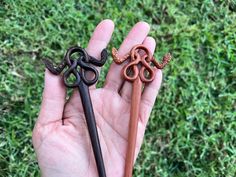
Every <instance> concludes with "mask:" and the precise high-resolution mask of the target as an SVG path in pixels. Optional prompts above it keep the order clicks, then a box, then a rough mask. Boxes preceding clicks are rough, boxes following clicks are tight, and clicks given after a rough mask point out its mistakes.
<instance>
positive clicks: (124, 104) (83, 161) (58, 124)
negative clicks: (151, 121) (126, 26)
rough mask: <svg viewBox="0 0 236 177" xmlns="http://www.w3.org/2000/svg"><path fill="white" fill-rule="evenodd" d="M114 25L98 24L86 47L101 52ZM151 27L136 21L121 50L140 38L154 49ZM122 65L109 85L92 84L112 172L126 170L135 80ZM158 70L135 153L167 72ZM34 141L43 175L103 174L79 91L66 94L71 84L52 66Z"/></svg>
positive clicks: (146, 94) (148, 89) (146, 97)
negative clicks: (125, 76) (131, 80)
mask: <svg viewBox="0 0 236 177" xmlns="http://www.w3.org/2000/svg"><path fill="white" fill-rule="evenodd" d="M113 30H114V24H113V22H112V21H111V20H103V21H102V22H100V23H99V24H98V26H97V27H96V29H95V30H94V33H93V35H92V37H91V39H90V41H89V44H88V46H87V48H86V50H87V52H88V53H89V55H91V56H94V57H96V58H99V57H100V53H101V51H102V49H103V48H106V46H107V44H108V43H109V41H110V39H111V36H112V33H113ZM149 30H150V27H149V25H148V24H147V23H145V22H139V23H137V24H135V25H134V27H133V28H132V29H131V30H130V32H129V34H128V35H127V37H126V38H125V39H124V41H123V43H122V44H121V46H120V48H119V50H118V54H119V55H120V56H123V55H125V54H126V53H128V51H129V50H130V49H131V48H132V47H133V46H134V45H136V44H144V45H145V46H146V47H148V48H149V50H150V51H151V52H152V53H153V52H154V50H155V46H156V43H155V40H154V39H153V38H151V37H149V36H148V33H149ZM123 65H124V64H122V65H117V64H115V63H114V62H113V63H112V64H111V66H110V69H109V72H108V74H107V77H106V82H105V85H104V87H103V88H99V89H97V88H96V85H93V86H91V87H90V94H91V98H92V103H93V108H94V113H95V117H96V122H97V128H98V133H99V138H100V143H101V147H102V153H103V158H104V162H105V167H106V173H107V177H113V176H116V177H122V176H123V175H124V167H125V156H126V151H127V149H126V148H127V139H128V123H129V117H130V114H129V112H130V99H131V90H132V84H131V83H129V82H124V81H123V79H122V78H121V77H120V76H121V74H120V73H121V69H122V67H123ZM98 69H99V68H98ZM155 72H156V77H155V79H154V81H153V82H152V83H150V84H148V85H146V86H145V89H144V91H143V93H142V97H141V108H140V113H139V123H138V136H137V146H136V157H137V155H138V153H139V150H140V147H141V144H142V141H143V136H144V132H145V128H146V125H147V122H148V118H149V116H150V113H151V110H152V107H153V105H154V102H155V98H156V96H157V94H158V90H159V88H160V85H161V80H162V72H161V70H155ZM62 120H63V121H62ZM33 145H34V149H35V151H36V154H37V159H38V164H39V167H40V170H41V175H42V176H43V177H68V176H69V177H95V176H98V174H97V169H96V164H95V160H94V157H93V151H92V148H91V144H90V139H89V134H88V131H87V125H86V121H85V117H84V114H83V108H82V105H81V101H80V96H79V93H78V91H77V89H75V90H74V91H73V94H72V96H71V97H70V98H69V99H68V100H66V88H65V86H64V84H63V81H62V78H61V76H55V75H53V74H51V73H50V72H49V71H47V70H46V71H45V87H44V91H43V98H42V105H41V110H40V113H39V117H38V119H37V121H36V124H35V127H34V130H33Z"/></svg>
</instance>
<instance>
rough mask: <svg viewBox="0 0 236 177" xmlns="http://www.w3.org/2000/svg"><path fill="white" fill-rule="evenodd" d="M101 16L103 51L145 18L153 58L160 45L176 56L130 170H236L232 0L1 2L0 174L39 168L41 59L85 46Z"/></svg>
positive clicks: (178, 176)
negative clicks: (108, 26) (35, 135)
mask: <svg viewBox="0 0 236 177" xmlns="http://www.w3.org/2000/svg"><path fill="white" fill-rule="evenodd" d="M105 18H111V19H113V20H114V22H115V24H116V30H115V33H114V35H113V38H112V41H111V43H110V45H109V49H111V46H119V44H120V43H121V41H122V40H123V38H124V36H125V35H126V34H127V32H128V31H129V29H130V28H131V27H132V26H133V25H134V24H135V23H136V22H138V21H140V20H144V21H146V22H149V23H150V24H151V25H152V27H151V34H150V35H151V36H153V37H154V38H155V39H156V40H157V51H156V54H155V56H156V57H158V58H160V56H162V55H163V54H164V53H166V52H167V51H171V52H172V54H173V56H174V60H173V61H172V62H171V64H170V65H169V66H168V67H167V68H166V69H165V71H164V75H165V77H164V83H163V85H162V89H161V91H160V94H159V96H158V99H157V101H156V104H155V107H154V109H153V112H152V115H151V118H150V122H149V125H148V129H147V131H146V135H145V140H144V144H143V146H142V150H141V153H140V155H139V157H138V161H137V163H136V166H135V175H134V176H137V177H144V176H145V177H146V176H148V177H159V176H161V177H167V176H171V177H184V176H191V177H192V176H198V177H221V176H222V177H223V176H225V177H233V176H236V165H235V164H236V23H235V21H236V1H231V0H214V1H213V0H193V1H191V2H190V1H179V0H169V1H167V0H162V1H161V0H157V1H153V0H146V1H144V0H143V1H135V0H127V1H102V0H101V1H94V0H88V1H84V0H83V1H76V0H75V1H72V0H66V1H64V2H62V1H56V0H51V1H50V0H41V1H39V0H38V1H30V0H25V1H20V0H3V1H0V63H1V64H0V81H1V84H0V105H1V106H0V176H3V177H5V176H9V177H18V176H20V177H26V176H27V177H28V176H39V169H38V166H37V161H36V158H35V154H34V151H33V149H32V145H31V135H32V129H33V126H34V123H35V120H36V117H37V114H38V111H39V106H40V101H41V94H42V89H43V71H44V68H43V66H42V65H41V59H42V58H44V57H50V58H55V59H56V60H57V61H59V60H60V58H61V57H62V56H63V53H64V51H65V49H67V48H68V47H69V46H71V45H75V44H79V45H81V46H83V47H86V44H87V42H88V39H89V37H90V35H91V33H92V31H93V29H94V27H95V26H96V24H97V23H98V22H99V21H100V20H102V19H105ZM108 67H109V63H108V64H106V66H105V69H104V71H103V73H102V81H104V78H105V74H106V72H107V70H108ZM102 81H101V83H100V85H101V84H102V83H103V82H102Z"/></svg>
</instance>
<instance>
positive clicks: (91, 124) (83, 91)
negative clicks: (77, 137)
mask: <svg viewBox="0 0 236 177" xmlns="http://www.w3.org/2000/svg"><path fill="white" fill-rule="evenodd" d="M75 53H76V54H78V56H79V57H78V58H77V59H72V57H71V56H72V55H73V54H75ZM106 60H107V51H106V49H104V50H103V51H102V53H101V60H97V59H96V58H93V57H92V56H89V55H88V53H87V52H86V51H85V49H83V48H81V47H71V48H70V49H68V51H67V53H66V55H65V57H64V60H63V61H62V62H61V64H60V65H59V66H58V67H54V65H53V64H52V63H51V62H50V61H49V60H44V63H45V65H46V68H47V69H48V70H49V71H50V72H51V73H53V74H56V75H59V74H60V73H61V72H62V71H63V70H64V68H66V67H67V69H66V71H65V72H64V73H63V80H64V83H65V85H66V86H67V87H69V88H78V89H79V93H80V97H81V101H82V105H83V109H84V114H85V117H86V122H87V126H88V131H89V135H90V139H91V144H92V148H93V153H94V157H95V161H96V164H97V170H98V174H99V177H106V172H105V166H104V162H103V157H102V151H101V147H100V142H99V137H98V131H97V127H96V121H95V116H94V112H93V106H92V102H91V98H90V94H89V89H88V87H89V86H90V85H93V84H95V83H96V82H97V80H98V76H99V73H98V71H97V70H96V68H95V67H94V66H102V65H104V63H105V62H106ZM78 67H80V69H79V70H78ZM88 71H90V72H92V73H93V74H94V76H93V78H91V79H88V78H86V72H88ZM71 75H73V76H74V77H75V82H74V83H70V82H69V78H70V77H71Z"/></svg>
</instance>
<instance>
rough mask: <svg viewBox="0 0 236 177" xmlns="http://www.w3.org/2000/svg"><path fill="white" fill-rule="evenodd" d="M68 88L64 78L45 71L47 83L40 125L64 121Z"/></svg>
mask: <svg viewBox="0 0 236 177" xmlns="http://www.w3.org/2000/svg"><path fill="white" fill-rule="evenodd" d="M65 96H66V88H65V85H64V83H63V80H62V77H61V76H60V75H59V76H56V75H53V74H52V73H50V72H49V71H48V70H47V69H46V71H45V83H44V91H43V99H42V104H41V110H40V113H39V117H38V123H40V124H42V125H47V124H48V123H51V122H55V121H58V120H61V119H62V116H63V110H64V105H65Z"/></svg>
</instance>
